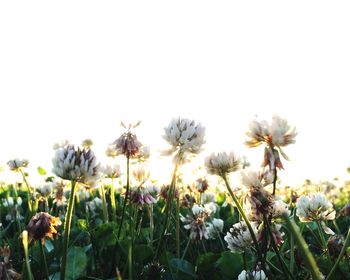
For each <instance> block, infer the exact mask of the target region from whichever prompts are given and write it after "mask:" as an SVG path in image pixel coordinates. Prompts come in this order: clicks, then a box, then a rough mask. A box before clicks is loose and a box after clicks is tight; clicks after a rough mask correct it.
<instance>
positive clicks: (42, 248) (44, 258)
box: [39, 240, 50, 279]
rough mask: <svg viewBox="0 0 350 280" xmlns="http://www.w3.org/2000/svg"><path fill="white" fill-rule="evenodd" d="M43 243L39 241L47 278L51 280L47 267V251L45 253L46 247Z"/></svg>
mask: <svg viewBox="0 0 350 280" xmlns="http://www.w3.org/2000/svg"><path fill="white" fill-rule="evenodd" d="M42 241H43V240H39V247H40V252H41V257H42V262H43V265H44V269H45V277H46V279H50V278H49V269H48V267H47V261H46V256H45V251H44V246H43V243H42Z"/></svg>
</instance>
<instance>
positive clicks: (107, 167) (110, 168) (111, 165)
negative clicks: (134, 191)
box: [101, 161, 122, 179]
mask: <svg viewBox="0 0 350 280" xmlns="http://www.w3.org/2000/svg"><path fill="white" fill-rule="evenodd" d="M101 172H102V173H103V174H104V176H105V177H106V178H110V179H115V178H119V177H120V176H121V175H122V171H121V168H120V165H119V164H118V163H116V162H114V161H113V162H108V163H106V164H104V165H102V167H101Z"/></svg>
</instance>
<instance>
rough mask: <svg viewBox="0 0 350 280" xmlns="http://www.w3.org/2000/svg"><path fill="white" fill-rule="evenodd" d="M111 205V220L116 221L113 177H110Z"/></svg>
mask: <svg viewBox="0 0 350 280" xmlns="http://www.w3.org/2000/svg"><path fill="white" fill-rule="evenodd" d="M111 207H112V221H113V222H117V208H116V204H115V189H114V178H112V186H111Z"/></svg>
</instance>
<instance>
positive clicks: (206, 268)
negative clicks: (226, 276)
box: [196, 252, 220, 276]
mask: <svg viewBox="0 0 350 280" xmlns="http://www.w3.org/2000/svg"><path fill="white" fill-rule="evenodd" d="M218 258H220V254H214V253H212V252H210V253H206V254H204V255H199V256H198V258H197V264H196V265H197V268H198V273H199V274H200V275H202V276H210V275H214V274H215V262H216V261H217V260H218Z"/></svg>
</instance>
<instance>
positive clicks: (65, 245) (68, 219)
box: [60, 181, 77, 280]
mask: <svg viewBox="0 0 350 280" xmlns="http://www.w3.org/2000/svg"><path fill="white" fill-rule="evenodd" d="M71 185H72V188H71V192H70V195H69V202H68V209H67V213H66V218H65V220H64V236H63V255H62V263H61V274H60V279H61V280H64V279H65V274H66V265H67V253H68V243H69V235H70V227H71V221H72V214H73V208H74V200H75V189H76V185H77V182H75V181H72V182H71Z"/></svg>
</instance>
